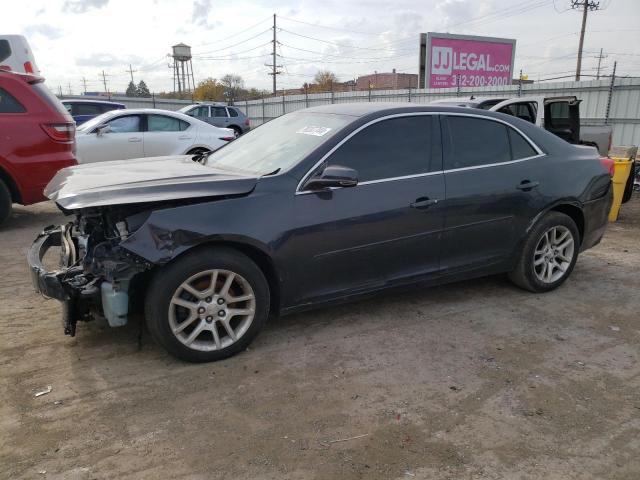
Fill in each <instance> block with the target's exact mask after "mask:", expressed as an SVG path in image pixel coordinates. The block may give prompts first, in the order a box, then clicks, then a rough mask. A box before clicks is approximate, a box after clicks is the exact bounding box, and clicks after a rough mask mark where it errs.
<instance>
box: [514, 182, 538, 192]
mask: <svg viewBox="0 0 640 480" xmlns="http://www.w3.org/2000/svg"><path fill="white" fill-rule="evenodd" d="M538 185H540V182H532V181H530V180H523V181H521V182H520V184H519V185H518V186H517V187H516V188H517V189H518V190H522V191H523V192H530V191H531V190H533V189H534V188H536V187H537V186H538Z"/></svg>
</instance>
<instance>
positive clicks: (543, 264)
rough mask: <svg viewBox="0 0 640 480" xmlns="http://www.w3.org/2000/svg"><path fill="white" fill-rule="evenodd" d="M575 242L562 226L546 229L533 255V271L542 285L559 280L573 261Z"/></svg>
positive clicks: (569, 232)
mask: <svg viewBox="0 0 640 480" xmlns="http://www.w3.org/2000/svg"><path fill="white" fill-rule="evenodd" d="M574 249H575V240H574V238H573V235H572V233H571V231H570V230H569V229H568V228H567V227H565V226H562V225H557V226H555V227H551V228H550V229H548V230H547V231H546V232H545V233H544V234H543V235H542V237H541V238H540V240H539V241H538V243H537V245H536V248H535V251H534V254H533V271H534V273H535V275H536V277H537V278H538V280H540V281H541V282H543V283H546V284H550V283H555V282H557V281H558V280H560V279H561V278H562V277H563V276H564V275H565V274H566V272H567V271H568V269H569V267H570V266H571V262H572V260H573V254H574Z"/></svg>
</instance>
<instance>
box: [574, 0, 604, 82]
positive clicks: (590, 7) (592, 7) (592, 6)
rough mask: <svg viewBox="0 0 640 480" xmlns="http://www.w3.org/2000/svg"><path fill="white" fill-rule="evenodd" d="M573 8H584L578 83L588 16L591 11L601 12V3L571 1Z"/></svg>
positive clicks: (582, 0) (577, 67) (577, 72)
mask: <svg viewBox="0 0 640 480" xmlns="http://www.w3.org/2000/svg"><path fill="white" fill-rule="evenodd" d="M571 8H573V9H574V10H575V9H578V8H582V28H581V29H580V43H579V44H578V64H577V65H576V82H577V81H579V80H580V71H581V70H582V47H583V46H584V30H585V28H586V26H587V14H588V13H589V11H596V10H600V2H596V1H594V0H571Z"/></svg>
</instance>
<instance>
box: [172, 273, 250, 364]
mask: <svg viewBox="0 0 640 480" xmlns="http://www.w3.org/2000/svg"><path fill="white" fill-rule="evenodd" d="M255 311H256V299H255V294H254V291H253V288H252V287H251V285H250V284H249V282H247V280H246V279H245V278H244V277H242V276H241V275H239V274H237V273H235V272H232V271H229V270H206V271H203V272H200V273H197V274H195V275H193V276H191V277H189V278H188V279H187V280H185V281H184V282H182V283H181V284H180V286H179V287H178V288H177V289H176V291H175V293H174V294H173V297H172V298H171V302H170V304H169V326H170V328H171V331H172V332H173V334H174V335H175V337H176V338H177V339H178V340H179V341H180V342H181V343H182V344H184V345H185V346H187V347H189V348H191V349H194V350H200V351H212V350H221V349H224V348H227V347H229V346H230V345H232V344H234V343H236V342H237V341H238V340H239V339H240V338H241V337H242V336H243V335H244V334H245V333H246V332H247V330H248V329H249V327H250V326H251V323H252V322H253V319H254V316H255Z"/></svg>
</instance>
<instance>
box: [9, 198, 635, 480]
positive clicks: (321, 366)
mask: <svg viewBox="0 0 640 480" xmlns="http://www.w3.org/2000/svg"><path fill="white" fill-rule="evenodd" d="M61 218H62V217H61V216H60V215H59V214H57V213H56V210H55V208H54V207H53V206H52V205H51V204H42V205H40V206H36V207H30V208H17V210H16V213H15V214H14V217H13V219H12V220H11V221H10V222H9V224H8V225H6V226H5V227H4V228H3V229H2V230H0V262H1V263H0V264H1V265H2V270H1V271H2V278H0V321H1V322H2V323H1V326H0V332H1V333H0V335H1V338H2V340H1V342H0V392H2V402H1V403H0V477H1V478H11V479H13V478H65V479H67V478H69V479H76V478H78V479H84V478H118V479H120V478H149V479H158V478H190V479H191V478H195V479H217V478H220V479H236V478H238V479H240V478H252V479H253V478H255V479H267V478H273V479H283V478H292V479H302V478H305V479H306V478H312V479H338V478H340V479H352V478H366V479H392V478H398V479H404V478H406V479H409V478H422V479H476V478H487V479H502V478H505V479H516V478H517V479H536V480H537V479H540V478H546V479H581V480H588V479H598V480H600V479H622V478H625V479H626V478H628V479H638V478H640V363H639V362H638V360H639V359H640V358H639V357H640V354H639V350H638V344H639V343H640V326H639V322H638V320H639V318H640V316H639V315H638V312H639V311H640V295H639V293H640V249H639V248H638V247H639V245H640V198H638V197H637V196H636V198H634V199H633V200H632V202H630V203H629V204H627V205H625V206H624V208H623V210H622V215H621V219H620V222H619V223H617V224H614V225H612V226H611V227H610V228H609V230H608V233H607V235H606V237H605V240H604V241H603V243H602V244H601V245H600V246H598V247H597V248H595V249H593V250H591V251H589V252H588V253H586V254H584V255H582V257H581V258H580V260H579V262H578V265H577V267H576V269H575V271H574V274H573V276H572V278H571V279H570V280H569V281H568V282H567V283H566V284H565V286H563V287H562V288H561V289H559V290H557V291H555V292H553V293H550V294H546V295H533V294H529V293H526V292H523V291H520V290H518V289H516V288H514V287H512V286H511V285H510V284H509V283H508V282H507V281H506V280H505V279H504V278H502V277H495V278H489V279H483V280H478V281H470V282H465V283H462V284H456V285H450V286H447V287H441V288H435V289H430V290H427V289H425V290H422V291H421V290H418V291H414V292H410V293H405V294H401V295H398V294H394V295H387V296H384V297H380V298H378V299H377V300H374V301H367V302H361V303H357V304H353V305H347V306H342V307H338V308H330V309H325V310H321V311H317V312H313V313H308V314H304V315H296V316H292V317H286V318H283V319H280V320H278V321H275V322H272V323H271V324H270V325H269V326H268V327H267V329H266V330H265V331H264V332H263V333H262V334H261V335H260V336H259V337H258V339H257V340H256V341H255V342H254V344H253V345H252V347H251V349H250V350H249V351H247V352H245V353H243V354H241V355H239V356H236V357H235V358H232V359H229V360H226V361H223V362H219V363H215V364H207V365H190V364H185V363H182V362H179V361H177V360H174V359H173V358H171V357H169V356H168V355H167V354H165V353H164V351H162V350H161V349H160V348H159V347H157V346H156V345H154V344H153V342H152V340H151V339H150V338H149V336H148V334H144V335H143V338H142V348H141V349H139V347H138V332H139V328H138V326H137V325H129V326H127V327H125V328H122V329H109V328H108V327H106V326H103V325H100V324H97V323H94V324H82V325H79V328H78V336H77V337H76V338H74V339H71V338H69V337H65V336H64V335H63V334H62V327H61V324H60V320H59V317H60V306H59V304H58V303H57V302H55V301H46V300H44V299H42V298H40V297H39V296H37V295H35V294H34V293H33V291H32V289H31V286H30V284H29V279H28V276H27V273H26V267H25V251H26V249H27V247H28V245H29V244H30V242H31V241H32V239H33V238H34V236H35V234H36V233H37V232H38V231H39V230H40V229H41V228H42V226H44V225H48V224H52V223H57V222H59V221H60V220H61ZM48 385H51V387H52V391H51V393H49V394H47V395H43V396H40V397H38V398H35V397H34V393H35V392H37V391H39V390H42V389H43V388H46V387H47V386H48ZM352 437H357V438H352ZM345 439H346V440H345ZM336 440H344V441H336Z"/></svg>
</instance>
